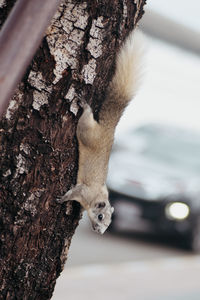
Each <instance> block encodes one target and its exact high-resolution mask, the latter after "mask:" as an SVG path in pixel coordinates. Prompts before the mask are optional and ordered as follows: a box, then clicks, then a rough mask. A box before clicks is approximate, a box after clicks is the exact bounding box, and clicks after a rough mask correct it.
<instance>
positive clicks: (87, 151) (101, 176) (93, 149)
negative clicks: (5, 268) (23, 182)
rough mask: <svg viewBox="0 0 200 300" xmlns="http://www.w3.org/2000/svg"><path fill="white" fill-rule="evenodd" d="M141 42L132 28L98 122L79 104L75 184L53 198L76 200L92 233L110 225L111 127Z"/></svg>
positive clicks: (126, 95) (134, 77)
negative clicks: (108, 183)
mask: <svg viewBox="0 0 200 300" xmlns="http://www.w3.org/2000/svg"><path fill="white" fill-rule="evenodd" d="M142 41H143V37H142V34H141V32H140V31H139V30H138V29H135V30H133V31H132V32H131V34H129V36H128V38H127V39H126V40H125V42H124V44H123V45H122V47H121V49H120V51H119V53H118V55H117V58H116V69H115V73H114V76H113V78H112V80H111V82H110V84H109V86H108V91H107V94H106V98H105V101H104V102H103V104H102V106H101V109H100V112H99V120H98V121H96V120H95V119H94V116H93V112H92V109H91V107H90V106H89V105H88V104H87V103H86V102H84V101H82V103H80V104H81V106H82V108H83V113H82V115H81V117H80V119H79V121H78V125H77V131H76V135H77V139H78V144H79V165H78V175H77V184H76V185H75V186H74V187H72V188H71V189H70V190H69V191H68V192H67V193H66V194H65V195H64V196H62V197H60V198H58V199H57V201H58V202H59V203H63V202H65V201H69V200H75V201H78V202H79V203H80V204H81V206H82V208H83V209H84V210H87V212H88V216H89V218H90V220H91V223H92V228H93V230H94V231H96V232H98V233H101V234H103V233H104V232H105V230H106V229H107V228H108V226H109V225H110V223H111V217H112V213H113V212H114V208H113V207H111V205H110V203H109V200H108V190H107V187H106V177H107V170H108V161H109V156H110V152H111V148H112V144H113V140H114V132H115V127H116V125H117V123H118V121H119V119H120V117H121V115H122V113H123V111H124V109H125V107H126V106H127V105H128V103H129V102H130V101H131V99H132V98H133V97H134V96H135V94H136V91H137V89H138V83H139V81H140V75H141V71H140V70H141V57H142V54H143V42H142Z"/></svg>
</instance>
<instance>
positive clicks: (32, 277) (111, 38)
mask: <svg viewBox="0 0 200 300" xmlns="http://www.w3.org/2000/svg"><path fill="white" fill-rule="evenodd" d="M14 2H15V1H14V0H0V25H2V24H3V22H4V21H5V19H6V17H7V15H8V12H9V10H10V9H11V7H12V6H13V4H14ZM144 4H145V0H138V1H133V0H113V1H106V0H101V1H97V0H87V1H80V0H79V1H77V0H68V1H63V2H62V4H61V5H60V7H59V10H58V11H57V13H56V15H55V16H54V19H53V20H52V23H51V25H50V26H49V28H48V29H47V32H46V36H45V37H44V39H43V42H42V45H41V47H40V48H39V50H38V51H37V53H36V55H35V57H34V59H33V61H32V63H31V65H30V67H29V68H28V70H27V72H26V74H25V76H24V78H23V80H22V82H21V83H20V85H19V86H18V88H17V90H16V92H15V95H14V96H13V98H12V99H11V101H10V104H9V107H8V109H7V111H6V113H5V114H4V116H3V118H2V120H1V121H0V152H1V162H0V299H19V300H21V299H42V300H44V299H50V298H51V296H52V293H53V289H54V286H55V282H56V279H57V277H58V276H59V274H60V272H61V271H62V269H63V266H64V262H65V260H66V256H67V252H68V249H69V245H70V242H71V238H72V236H73V234H74V231H75V228H76V227H77V225H78V222H79V219H80V217H81V215H80V206H79V204H78V203H76V202H74V203H71V202H69V203H67V204H63V205H59V204H57V203H56V201H55V200H56V197H58V196H60V195H63V194H64V193H65V192H66V191H67V190H68V189H69V188H70V187H71V185H73V184H75V183H76V174H77V161H78V147H77V140H76V124H77V121H78V118H79V117H80V112H81V110H79V107H78V105H77V100H78V99H79V97H80V96H81V97H82V98H85V99H86V101H87V102H88V103H90V104H91V106H92V109H93V111H94V114H95V117H96V118H98V111H99V109H100V106H101V103H102V102H103V100H104V98H105V92H106V88H107V86H108V83H109V81H110V80H111V78H112V75H113V72H114V61H115V55H116V53H117V51H118V49H119V46H120V44H121V43H122V41H123V40H124V39H125V37H126V36H127V34H128V33H129V32H130V31H131V30H132V29H133V27H134V26H135V24H136V23H137V21H138V20H139V19H140V18H141V16H142V14H143V6H144ZM35 26H37V24H36V25H35Z"/></svg>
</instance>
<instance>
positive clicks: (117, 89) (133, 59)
mask: <svg viewBox="0 0 200 300" xmlns="http://www.w3.org/2000/svg"><path fill="white" fill-rule="evenodd" d="M143 55H144V37H143V34H142V33H141V32H140V31H139V30H138V29H135V30H134V31H133V32H131V34H130V35H129V36H128V38H127V39H126V40H125V43H124V44H123V45H122V47H121V49H120V51H119V54H118V55H117V59H116V70H115V74H114V76H113V79H112V81H111V83H110V85H109V87H108V93H107V96H106V99H105V101H104V103H103V105H102V108H101V110H100V115H99V122H100V123H102V124H103V125H105V126H106V125H108V126H109V127H113V126H114V127H115V126H116V125H117V123H118V121H119V119H120V117H121V115H122V113H123V110H124V109H125V107H126V106H127V104H128V103H129V102H130V101H131V99H132V98H133V97H134V96H135V94H136V92H137V89H138V86H139V83H140V79H141V73H142V61H143Z"/></svg>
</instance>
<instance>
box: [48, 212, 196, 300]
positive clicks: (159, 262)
mask: <svg viewBox="0 0 200 300" xmlns="http://www.w3.org/2000/svg"><path fill="white" fill-rule="evenodd" d="M199 274H200V256H198V255H192V254H191V253H190V252H188V251H184V250H183V249H181V248H179V245H178V243H176V242H175V241H172V240H166V239H161V238H156V237H153V236H151V237H150V236H147V235H142V234H139V235H135V234H133V235H129V236H126V237H123V236H118V235H111V234H108V233H107V234H105V235H103V236H100V235H97V234H96V233H93V232H92V230H91V228H90V224H89V222H88V220H87V219H86V217H84V218H83V220H82V221H81V223H80V225H79V228H78V229H77V232H76V234H75V236H74V238H73V240H72V244H71V247H70V252H69V258H68V261H67V263H66V267H65V270H64V271H63V274H62V276H61V277H60V278H59V280H58V282H57V285H56V289H55V292H54V296H53V298H52V299H53V300H64V299H70V300H93V299H95V300H100V299H104V300H112V299H115V300H132V299H134V300H199V299H200V286H199Z"/></svg>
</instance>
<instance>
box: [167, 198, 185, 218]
mask: <svg viewBox="0 0 200 300" xmlns="http://www.w3.org/2000/svg"><path fill="white" fill-rule="evenodd" d="M165 214H166V216H167V218H168V219H171V220H180V221H181V220H184V219H186V218H187V217H188V216H189V214H190V207H189V206H188V205H187V204H186V203H183V202H173V203H169V204H167V205H166V207H165Z"/></svg>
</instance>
